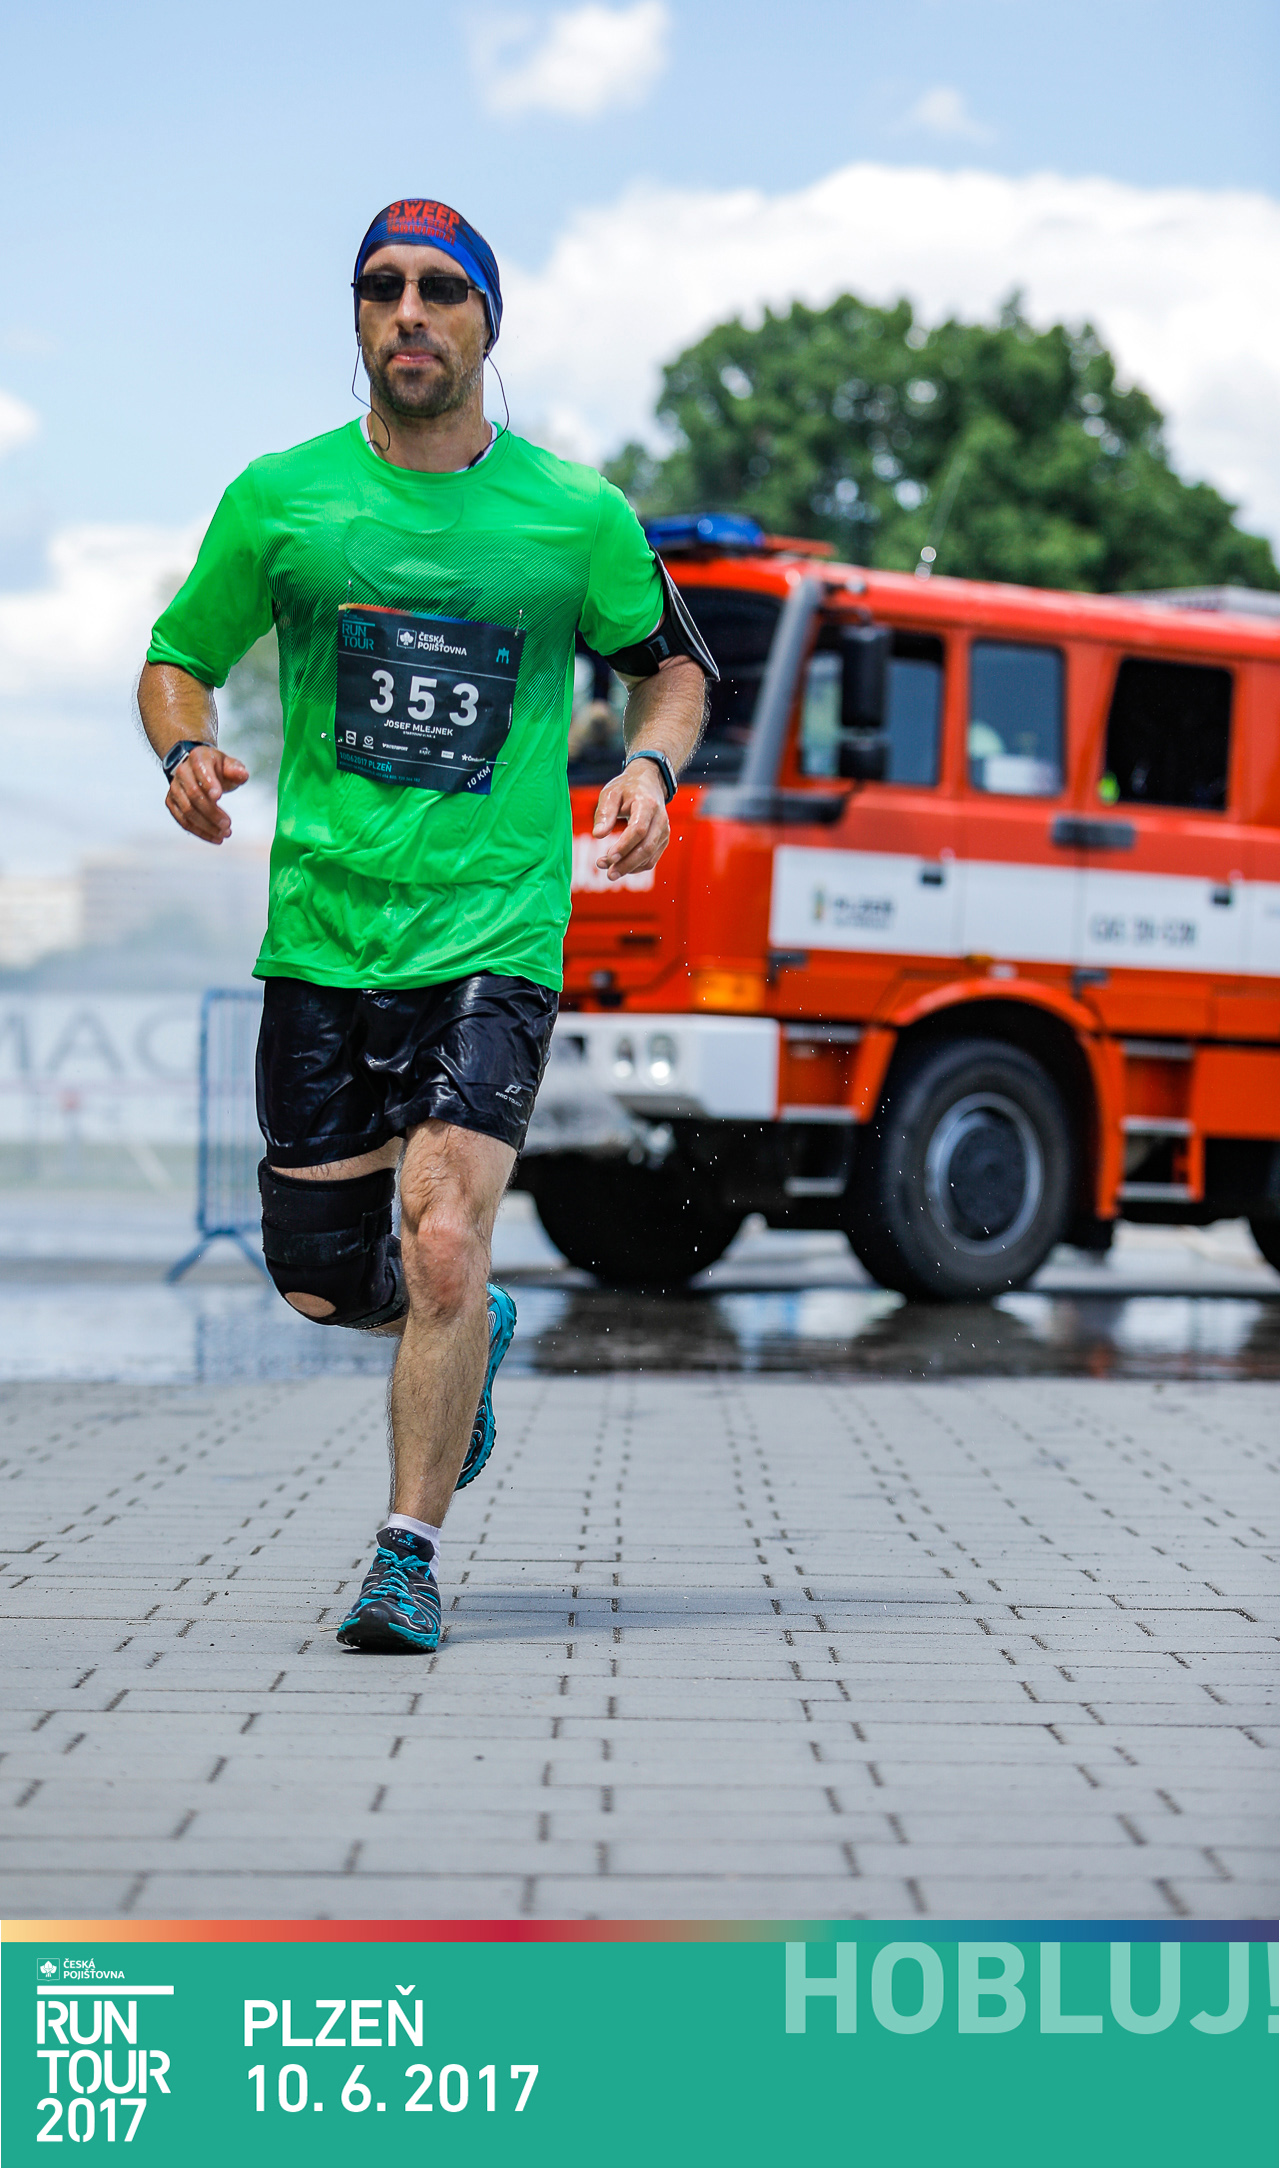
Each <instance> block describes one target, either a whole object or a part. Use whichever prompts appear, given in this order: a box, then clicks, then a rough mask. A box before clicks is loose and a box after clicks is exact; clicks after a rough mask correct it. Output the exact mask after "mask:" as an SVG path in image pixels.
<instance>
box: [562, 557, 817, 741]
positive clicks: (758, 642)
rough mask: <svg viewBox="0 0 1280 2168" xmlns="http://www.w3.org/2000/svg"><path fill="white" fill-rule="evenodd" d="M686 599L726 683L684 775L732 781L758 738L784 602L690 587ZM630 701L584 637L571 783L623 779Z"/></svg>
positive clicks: (713, 695)
mask: <svg viewBox="0 0 1280 2168" xmlns="http://www.w3.org/2000/svg"><path fill="white" fill-rule="evenodd" d="M684 594H685V599H686V600H687V602H688V604H689V608H690V609H691V610H692V612H693V614H694V617H695V618H696V620H697V624H698V630H699V631H700V632H701V634H702V637H703V639H704V640H705V641H706V643H707V646H708V647H709V648H710V649H711V652H712V654H713V655H714V656H715V659H716V663H717V665H718V667H719V670H720V683H719V684H718V685H712V686H711V687H710V688H709V697H708V701H707V727H706V729H705V730H704V732H703V734H702V742H701V744H700V745H699V746H698V749H697V751H696V752H695V753H694V755H693V758H692V759H691V760H690V762H689V764H688V766H687V767H686V769H685V771H684V773H685V780H686V781H687V782H691V783H705V782H709V781H715V782H721V783H722V782H731V781H732V780H733V778H734V776H736V775H737V773H738V771H739V769H740V768H741V766H742V761H743V756H744V754H745V752H746V749H747V740H748V739H749V738H750V736H751V720H752V716H753V715H754V713H755V705H756V701H757V700H758V699H759V696H760V687H761V684H762V683H763V680H764V673H765V665H766V663H767V662H768V660H769V649H770V647H771V646H772V644H773V635H774V633H775V631H776V630H777V624H778V614H779V611H780V610H781V607H782V605H781V603H780V601H779V600H778V598H777V596H775V595H760V594H754V593H752V592H751V591H750V590H749V589H742V590H738V589H736V588H728V587H726V588H721V587H695V586H689V587H687V588H685V589H684ZM626 704H627V694H626V687H625V686H624V685H623V683H622V680H621V679H620V678H618V677H616V676H615V675H614V673H613V671H612V670H610V668H609V665H608V663H607V662H605V661H603V660H602V658H601V657H600V656H599V655H594V654H593V653H592V652H591V650H590V648H588V647H587V646H586V644H585V642H584V641H583V640H582V639H581V638H579V641H578V648H577V659H576V661H575V663H574V672H573V710H572V720H571V722H570V725H569V781H570V782H571V783H607V782H608V780H609V778H610V776H613V775H616V774H617V772H618V770H619V768H620V767H621V765H622V756H623V753H624V751H625V747H624V745H623V737H622V716H623V711H624V709H625V708H626Z"/></svg>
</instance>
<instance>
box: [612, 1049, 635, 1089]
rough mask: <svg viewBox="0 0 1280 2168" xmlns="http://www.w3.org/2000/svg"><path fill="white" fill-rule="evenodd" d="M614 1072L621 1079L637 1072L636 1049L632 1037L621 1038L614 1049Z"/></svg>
mask: <svg viewBox="0 0 1280 2168" xmlns="http://www.w3.org/2000/svg"><path fill="white" fill-rule="evenodd" d="M613 1073H614V1075H615V1076H616V1077H617V1078H618V1079H619V1081H621V1080H622V1079H623V1078H624V1077H629V1076H634V1075H635V1073H636V1050H635V1048H634V1046H633V1045H632V1044H631V1041H630V1039H619V1040H618V1041H617V1042H616V1043H615V1045H614V1049H613Z"/></svg>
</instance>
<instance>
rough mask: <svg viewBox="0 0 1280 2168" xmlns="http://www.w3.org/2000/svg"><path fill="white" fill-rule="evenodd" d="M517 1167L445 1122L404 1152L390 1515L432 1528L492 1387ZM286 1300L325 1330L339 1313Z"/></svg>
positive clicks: (297, 1171)
mask: <svg viewBox="0 0 1280 2168" xmlns="http://www.w3.org/2000/svg"><path fill="white" fill-rule="evenodd" d="M400 1153H401V1145H400V1141H399V1139H395V1140H393V1141H392V1142H391V1143H389V1144H385V1145H383V1146H381V1147H380V1148H379V1150H377V1151H376V1152H365V1153H363V1154H361V1156H360V1157H359V1158H358V1159H339V1160H332V1161H330V1162H328V1163H327V1164H325V1165H323V1166H319V1167H282V1168H280V1169H279V1172H280V1173H281V1174H287V1175H289V1176H290V1177H291V1178H292V1179H293V1180H295V1181H298V1180H304V1181H321V1182H323V1181H329V1182H341V1181H347V1180H350V1179H351V1178H353V1177H354V1176H356V1175H361V1174H372V1173H374V1172H375V1171H376V1170H377V1169H378V1168H382V1167H394V1166H395V1164H396V1162H397V1160H398V1159H399V1158H400ZM515 1157H516V1155H515V1153H514V1152H513V1151H512V1150H511V1148H510V1146H509V1145H506V1144H500V1143H499V1142H498V1141H497V1139H496V1138H494V1137H484V1136H481V1135H479V1134H478V1133H477V1132H476V1131H475V1130H471V1129H457V1128H455V1127H454V1126H453V1125H452V1123H449V1122H423V1123H422V1124H420V1125H419V1126H418V1127H417V1128H415V1129H413V1130H411V1131H410V1133H409V1140H408V1144H407V1145H406V1146H405V1147H404V1158H403V1162H402V1164H401V1169H400V1245H401V1253H402V1257H403V1261H404V1275H405V1283H406V1285H407V1287H408V1291H409V1315H408V1317H407V1318H404V1319H403V1320H401V1321H400V1322H399V1323H398V1324H396V1325H395V1326H392V1327H389V1328H387V1329H388V1330H390V1331H394V1332H396V1333H397V1334H399V1335H400V1343H401V1344H400V1352H399V1354H398V1356H397V1358H396V1367H395V1374H394V1377H393V1379H392V1385H391V1438H392V1463H393V1471H394V1472H393V1488H392V1498H391V1508H390V1510H391V1511H392V1512H393V1513H405V1514H408V1515H409V1516H410V1518H411V1519H413V1520H417V1521H424V1522H426V1523H427V1524H428V1525H429V1526H431V1527H435V1528H438V1527H439V1526H440V1524H441V1522H442V1521H443V1520H444V1517H445V1514H446V1512H447V1511H448V1508H449V1503H450V1500H451V1499H452V1497H453V1487H454V1484H455V1483H456V1481H457V1479H458V1473H459V1470H460V1469H461V1467H462V1463H463V1460H464V1459H465V1458H466V1452H467V1446H468V1444H469V1442H470V1438H471V1426H472V1424H473V1422H474V1421H475V1413H476V1407H477V1404H478V1402H479V1399H480V1389H481V1387H482V1385H483V1384H484V1372H485V1363H486V1360H487V1357H488V1345H489V1334H488V1313H487V1301H486V1287H487V1283H488V1278H489V1262H490V1250H491V1246H492V1241H493V1223H494V1220H495V1218H496V1217H497V1211H498V1206H499V1204H500V1203H501V1201H502V1195H503V1191H504V1190H505V1189H506V1186H507V1183H508V1181H509V1180H510V1178H511V1169H512V1167H513V1166H514V1165H515ZM286 1300H287V1301H289V1302H291V1303H292V1305H293V1307H294V1309H296V1310H300V1311H301V1312H302V1313H303V1315H304V1316H305V1317H311V1318H316V1319H317V1320H319V1319H322V1318H324V1317H326V1316H328V1315H329V1313H330V1312H331V1311H332V1308H333V1305H332V1303H329V1302H325V1301H324V1300H323V1299H322V1298H321V1297H320V1296H318V1295H306V1294H301V1293H299V1294H291V1295H288V1296H287V1297H286Z"/></svg>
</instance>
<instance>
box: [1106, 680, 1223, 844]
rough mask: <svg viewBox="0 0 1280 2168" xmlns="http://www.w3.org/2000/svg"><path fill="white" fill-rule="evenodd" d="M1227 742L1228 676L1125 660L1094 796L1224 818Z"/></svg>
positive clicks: (1107, 799)
mask: <svg viewBox="0 0 1280 2168" xmlns="http://www.w3.org/2000/svg"><path fill="white" fill-rule="evenodd" d="M1230 742H1231V672H1230V671H1229V670H1215V669H1211V668H1210V667H1209V666H1208V665H1207V664H1205V663H1192V662H1147V661H1145V660H1144V661H1138V660H1137V659H1136V658H1133V657H1128V658H1126V660H1125V661H1124V662H1122V663H1121V665H1120V668H1119V670H1118V671H1117V673H1116V689H1115V691H1114V693H1113V694H1112V696H1111V713H1110V714H1109V716H1108V717H1107V752H1106V771H1105V773H1104V775H1103V777H1102V781H1101V784H1100V786H1099V796H1100V797H1102V798H1103V799H1105V800H1106V801H1107V802H1108V803H1109V804H1112V805H1114V804H1115V803H1116V802H1117V801H1122V802H1123V803H1125V804H1128V805H1182V806H1195V807H1197V808H1198V809H1199V810H1200V811H1201V812H1207V813H1221V812H1222V810H1223V808H1224V806H1225V805H1226V802H1227V764H1228V755H1229V752H1230Z"/></svg>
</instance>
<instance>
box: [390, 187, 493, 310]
mask: <svg viewBox="0 0 1280 2168" xmlns="http://www.w3.org/2000/svg"><path fill="white" fill-rule="evenodd" d="M412 241H416V242H418V243H419V245H420V246H423V247H426V248H438V249H440V250H442V251H443V253H444V254H445V255H446V256H452V258H453V260H454V262H455V263H456V264H459V265H460V266H461V267H462V269H463V270H464V271H465V272H466V274H467V277H468V278H469V279H470V280H471V281H472V282H473V284H474V285H476V286H478V287H479V289H480V292H481V294H482V295H483V297H484V312H485V315H486V316H487V317H488V319H489V345H490V346H492V345H494V343H495V342H496V340H497V336H498V333H499V331H500V330H501V328H502V287H501V286H500V284H499V282H498V264H497V258H496V257H495V256H494V253H493V250H492V249H491V248H490V246H489V244H488V242H487V241H486V240H485V238H484V235H483V234H480V233H477V232H476V229H475V227H474V226H469V225H468V224H467V222H466V219H465V218H463V216H462V215H461V213H460V212H458V211H451V210H450V208H449V206H448V204H447V203H430V202H428V201H427V200H426V199H425V198H424V197H418V198H416V199H410V200H406V201H405V202H403V203H389V204H388V205H387V207H386V209H385V211H379V213H378V215H377V217H376V218H375V219H374V222H373V224H372V225H371V226H370V228H369V231H368V232H367V233H366V235H365V237H364V239H363V241H362V242H361V243H360V249H359V253H358V254H357V256H356V268H355V276H356V277H357V278H359V276H360V274H361V272H362V271H363V270H364V267H365V265H366V263H367V262H368V260H369V258H370V256H372V255H374V254H375V252H376V251H377V250H378V249H380V248H389V247H393V246H395V245H396V244H397V243H401V244H402V243H404V242H412ZM355 305H356V330H357V331H359V329H360V296H359V295H358V294H357V295H356V296H355Z"/></svg>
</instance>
